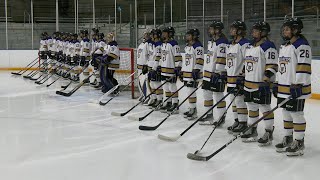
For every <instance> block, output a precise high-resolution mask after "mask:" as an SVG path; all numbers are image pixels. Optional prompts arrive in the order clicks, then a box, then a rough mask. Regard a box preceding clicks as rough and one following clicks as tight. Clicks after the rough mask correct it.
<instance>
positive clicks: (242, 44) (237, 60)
mask: <svg viewBox="0 0 320 180" xmlns="http://www.w3.org/2000/svg"><path fill="white" fill-rule="evenodd" d="M248 45H249V41H248V40H247V39H246V38H242V39H241V40H240V41H239V42H238V43H233V42H231V43H230V44H228V45H227V48H226V55H227V59H226V70H227V76H228V77H227V82H228V84H227V86H228V87H236V82H237V77H238V76H239V75H240V74H241V73H242V71H243V67H244V58H245V54H246V49H247V47H248Z"/></svg>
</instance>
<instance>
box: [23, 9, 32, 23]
mask: <svg viewBox="0 0 320 180" xmlns="http://www.w3.org/2000/svg"><path fill="white" fill-rule="evenodd" d="M26 15H27V16H28V22H29V24H30V23H31V15H30V13H28V12H27V11H26V10H25V11H23V25H25V24H26Z"/></svg>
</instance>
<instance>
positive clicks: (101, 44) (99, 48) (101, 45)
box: [91, 33, 106, 89]
mask: <svg viewBox="0 0 320 180" xmlns="http://www.w3.org/2000/svg"><path fill="white" fill-rule="evenodd" d="M105 46H106V41H105V40H104V34H103V33H98V41H97V44H96V51H95V52H94V53H93V58H92V61H91V65H92V66H94V67H95V69H97V70H96V71H95V72H96V73H95V77H96V79H97V85H96V86H94V87H95V88H96V89H100V88H101V87H102V86H103V84H102V82H101V74H100V73H101V67H100V65H101V64H99V63H98V58H99V57H101V56H102V55H103V53H104V51H105Z"/></svg>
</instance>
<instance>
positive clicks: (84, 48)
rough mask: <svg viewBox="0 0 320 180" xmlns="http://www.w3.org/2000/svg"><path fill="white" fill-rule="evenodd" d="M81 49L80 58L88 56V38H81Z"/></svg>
mask: <svg viewBox="0 0 320 180" xmlns="http://www.w3.org/2000/svg"><path fill="white" fill-rule="evenodd" d="M80 45H81V49H80V56H84V57H87V56H90V48H91V47H90V40H89V39H88V38H83V39H82V40H81V42H80Z"/></svg>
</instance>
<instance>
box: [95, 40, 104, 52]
mask: <svg viewBox="0 0 320 180" xmlns="http://www.w3.org/2000/svg"><path fill="white" fill-rule="evenodd" d="M105 46H106V41H105V40H100V41H98V43H97V46H96V51H95V52H94V53H95V54H104V53H103V52H104V51H105Z"/></svg>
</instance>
